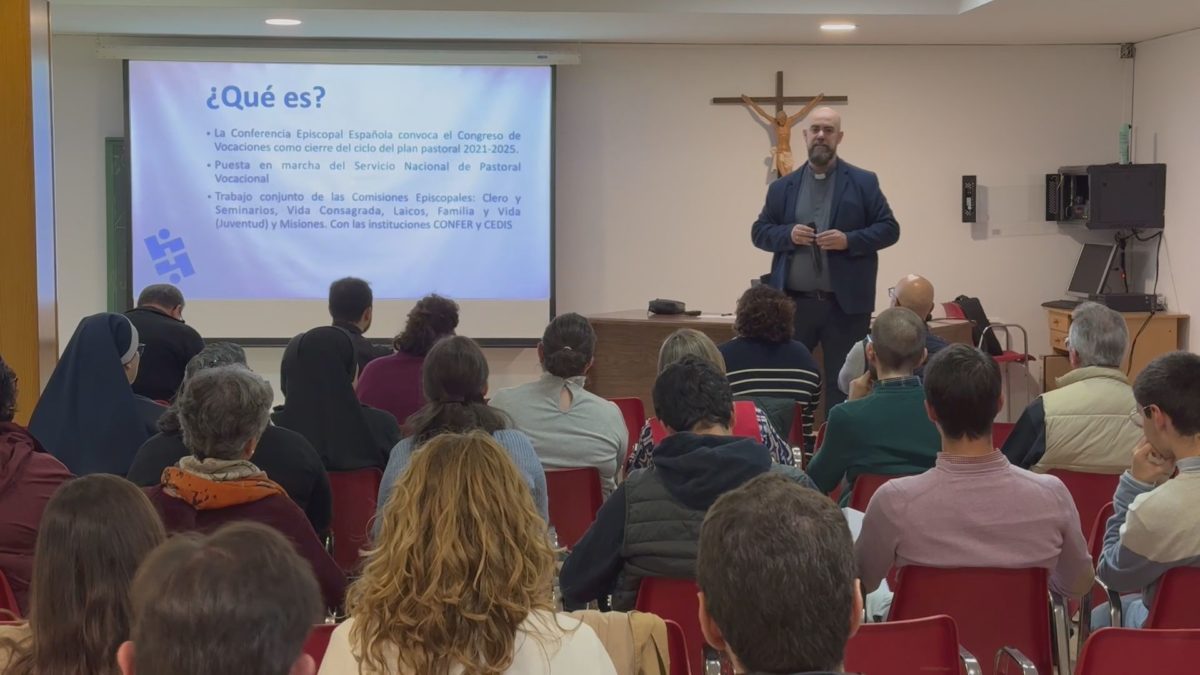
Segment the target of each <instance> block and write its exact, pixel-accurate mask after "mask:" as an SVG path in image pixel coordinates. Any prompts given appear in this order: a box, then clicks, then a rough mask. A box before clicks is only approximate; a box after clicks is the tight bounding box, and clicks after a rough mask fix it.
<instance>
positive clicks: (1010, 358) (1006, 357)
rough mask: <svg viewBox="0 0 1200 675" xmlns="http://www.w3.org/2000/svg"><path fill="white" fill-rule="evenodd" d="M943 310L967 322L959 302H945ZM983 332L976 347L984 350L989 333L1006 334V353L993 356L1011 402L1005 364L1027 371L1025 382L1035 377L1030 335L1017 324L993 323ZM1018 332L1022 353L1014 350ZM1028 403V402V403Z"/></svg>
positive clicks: (1006, 398)
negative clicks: (1032, 371)
mask: <svg viewBox="0 0 1200 675" xmlns="http://www.w3.org/2000/svg"><path fill="white" fill-rule="evenodd" d="M942 309H943V310H944V311H945V312H946V318H947V319H958V320H963V321H965V320H967V315H966V313H965V312H963V310H962V307H961V306H959V304H958V303H957V302H943V303H942ZM981 328H982V331H981V333H980V335H979V344H978V345H976V346H977V347H979V348H980V349H983V342H984V340H985V339H986V338H987V335H988V333H996V332H1000V331H1003V332H1004V351H1002V352H1001V353H1000V354H999V355H993V356H992V360H994V361H995V362H996V363H997V364H998V365H999V366H1000V374H1001V376H1002V377H1003V379H1004V382H1005V385H1004V387H1005V397H1004V400H1005V401H1009V402H1011V401H1012V400H1013V399H1012V391H1011V389H1012V380H1010V379H1009V378H1008V377H1007V376H1006V375H1005V373H1004V364H1006V363H1016V364H1018V365H1020V366H1021V367H1022V368H1024V369H1025V380H1026V381H1028V380H1029V379H1030V378H1032V377H1033V375H1032V374H1031V373H1030V372H1029V362H1030V361H1036V360H1037V359H1036V358H1035V357H1034V356H1033V355H1032V354H1030V353H1029V334H1028V333H1027V332H1026V331H1025V327H1024V326H1021V325H1020V324H1015V323H992V324H989V325H987V326H982V327H981ZM1014 329H1015V330H1018V331H1020V333H1021V351H1019V352H1017V351H1013V350H1012V334H1011V333H1010V332H1009V331H1011V330H1014ZM1027 403H1028V402H1027ZM1009 411H1010V413H1011V411H1012V405H1011V403H1010V404H1009Z"/></svg>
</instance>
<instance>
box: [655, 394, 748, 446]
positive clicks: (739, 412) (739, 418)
mask: <svg viewBox="0 0 1200 675" xmlns="http://www.w3.org/2000/svg"><path fill="white" fill-rule="evenodd" d="M731 431H732V432H733V435H734V436H740V437H742V438H753V439H754V440H756V441H758V442H759V443H762V440H763V437H762V429H760V428H759V426H758V408H757V406H755V405H754V401H734V402H733V429H732V430H731ZM650 436H651V438H653V439H654V444H655V445H658V444H659V443H662V442H663V439H665V438H666V437H667V436H670V434H669V433H667V428H666V427H665V426H663V423H662V422H660V421H658V418H657V417H651V418H650Z"/></svg>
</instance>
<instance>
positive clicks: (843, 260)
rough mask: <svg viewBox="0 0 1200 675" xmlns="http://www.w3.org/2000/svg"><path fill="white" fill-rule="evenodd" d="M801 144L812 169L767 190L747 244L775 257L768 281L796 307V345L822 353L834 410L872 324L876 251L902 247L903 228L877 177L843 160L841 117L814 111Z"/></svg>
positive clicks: (801, 170)
mask: <svg viewBox="0 0 1200 675" xmlns="http://www.w3.org/2000/svg"><path fill="white" fill-rule="evenodd" d="M804 141H805V143H806V144H807V146H808V162H806V163H805V164H804V165H803V166H801V167H800V168H799V169H797V170H796V171H794V172H792V173H790V174H788V175H787V176H784V177H783V178H780V179H779V180H776V181H775V182H773V183H771V186H770V187H769V188H767V199H766V203H765V204H764V205H763V210H762V213H760V214H759V216H758V220H756V221H754V225H753V226H752V227H751V228H750V238H751V240H752V241H753V242H754V245H755V246H757V247H758V248H761V249H763V250H764V251H770V252H772V253H774V254H775V257H774V258H773V259H772V261H771V272H770V274H768V275H766V276H765V277H764V279H763V280H764V281H765V282H766V283H768V284H770V285H771V286H773V287H775V288H779V289H782V290H784V291H786V292H787V294H788V295H789V296H790V297H791V298H792V300H793V301H794V302H795V303H796V319H795V321H796V339H797V340H799V341H801V342H803V343H804V344H805V346H807V347H808V348H809V349H810V350H812V349H815V348H816V346H817V345H818V344H820V345H821V348H822V350H823V351H824V359H823V361H824V363H823V377H824V380H825V393H826V401H828V405H830V406H832V405H835V404H837V403H841V402H842V401H844V400H845V399H846V396H845V394H843V393H842V392H841V390H840V389H838V387H837V376H836V373H837V372H838V371H839V370H840V369H841V367H842V363H843V362H844V361H845V360H846V354H847V352H849V351H850V348H851V347H852V346H853V345H854V343H855V342H857V341H858V340H861V339H862V338H863V337H864V336H865V335H866V334H867V329H868V328H869V327H870V324H871V311H872V310H873V309H875V277H876V274H877V273H878V271H879V256H878V251H879V250H880V249H882V248H887V247H888V246H891V245H892V244H894V243H896V241H897V240H899V238H900V224H899V223H897V222H896V218H895V216H893V215H892V209H891V207H890V206H888V202H887V198H886V197H884V196H883V192H882V191H881V190H880V189H879V179H878V177H876V175H875V174H874V173H871V172H870V171H865V170H863V169H860V168H858V167H856V166H853V165H851V164H849V163H848V162H845V161H843V160H841V159H839V158H838V156H837V147H838V144H839V143H841V142H842V119H841V115H839V114H838V113H837V111H835V110H833V109H832V108H829V107H821V108H817V109H816V110H814V111H813V113H812V114H811V115H810V116H809V118H808V120H807V126H805V128H804Z"/></svg>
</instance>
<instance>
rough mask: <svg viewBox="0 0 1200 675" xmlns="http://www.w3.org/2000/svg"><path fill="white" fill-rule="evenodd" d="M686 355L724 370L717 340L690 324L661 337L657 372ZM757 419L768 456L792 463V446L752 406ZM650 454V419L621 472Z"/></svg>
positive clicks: (646, 459) (646, 464)
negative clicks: (662, 338)
mask: <svg viewBox="0 0 1200 675" xmlns="http://www.w3.org/2000/svg"><path fill="white" fill-rule="evenodd" d="M686 356H694V357H697V358H700V359H702V360H704V361H707V362H709V363H711V364H712V365H714V366H716V367H717V370H719V371H721V374H722V375H724V374H725V357H724V356H721V350H720V349H718V348H717V344H716V343H715V342H713V341H712V338H710V337H708V336H707V335H705V334H704V333H701V332H700V331H698V330H695V329H693V328H680V329H679V330H677V331H675V332H674V333H671V334H670V335H668V336H667V339H666V340H664V341H663V343H662V347H661V348H659V350H658V372H659V374H660V375H661V374H662V372H663V371H664V370H666V369H667V367H668V366H670V365H672V364H675V363H678V362H679V361H682V360H683V358H684V357H686ZM755 411H756V413H757V414H756V417H757V421H758V432H759V434H761V435H762V443H763V445H765V446H767V449H768V450H770V451H771V460H772V461H773V462H775V463H777V464H786V465H787V466H794V460H793V459H792V450H791V448H790V447H788V443H787V441H786V440H784V439H783V437H782V436H780V435H779V432H778V431H775V427H774V426H772V425H771V420H769V419H767V415H766V413H764V412H763V411H762V409H761V408H757V407H756V408H755ZM653 458H654V434H653V431H652V430H651V426H650V420H646V423H645V424H643V425H642V431H641V432H640V433H639V434H638V439H637V444H636V445H634V446H633V452H631V453H629V457H628V458H626V460H625V475H626V476H628V475H629V474H630V473H631V472H632V471H633V470H634V469H645V468H647V467H649V466H650V464H651V460H652V459H653Z"/></svg>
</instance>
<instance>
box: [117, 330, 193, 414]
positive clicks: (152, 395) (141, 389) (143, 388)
mask: <svg viewBox="0 0 1200 675" xmlns="http://www.w3.org/2000/svg"><path fill="white" fill-rule="evenodd" d="M125 316H127V317H129V322H130V323H132V324H133V325H134V327H135V328H137V331H138V342H141V343H142V344H144V345H146V350H145V351H144V352H142V361H141V364H140V365H139V366H138V376H137V379H136V380H134V381H133V392H134V393H135V394H141V395H142V396H145V397H146V398H148V399H151V400H154V401H170V400H171V399H173V398H175V392H176V391H178V390H179V384H180V383H181V382H183V369H184V368H186V367H187V364H188V361H190V360H191V359H192V357H193V356H195V355H197V354H199V353H200V350H202V349H204V339H203V338H201V337H200V334H199V333H197V332H196V329H195V328H192V327H191V326H189V325H187V324H186V323H184V322H182V321H180V320H179V319H176V318H175V317H173V316H168V315H167V314H164V313H163V312H161V311H159V310H157V309H154V308H153V307H138V308H137V309H131V310H129V311H128V312H126V313H125Z"/></svg>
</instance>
